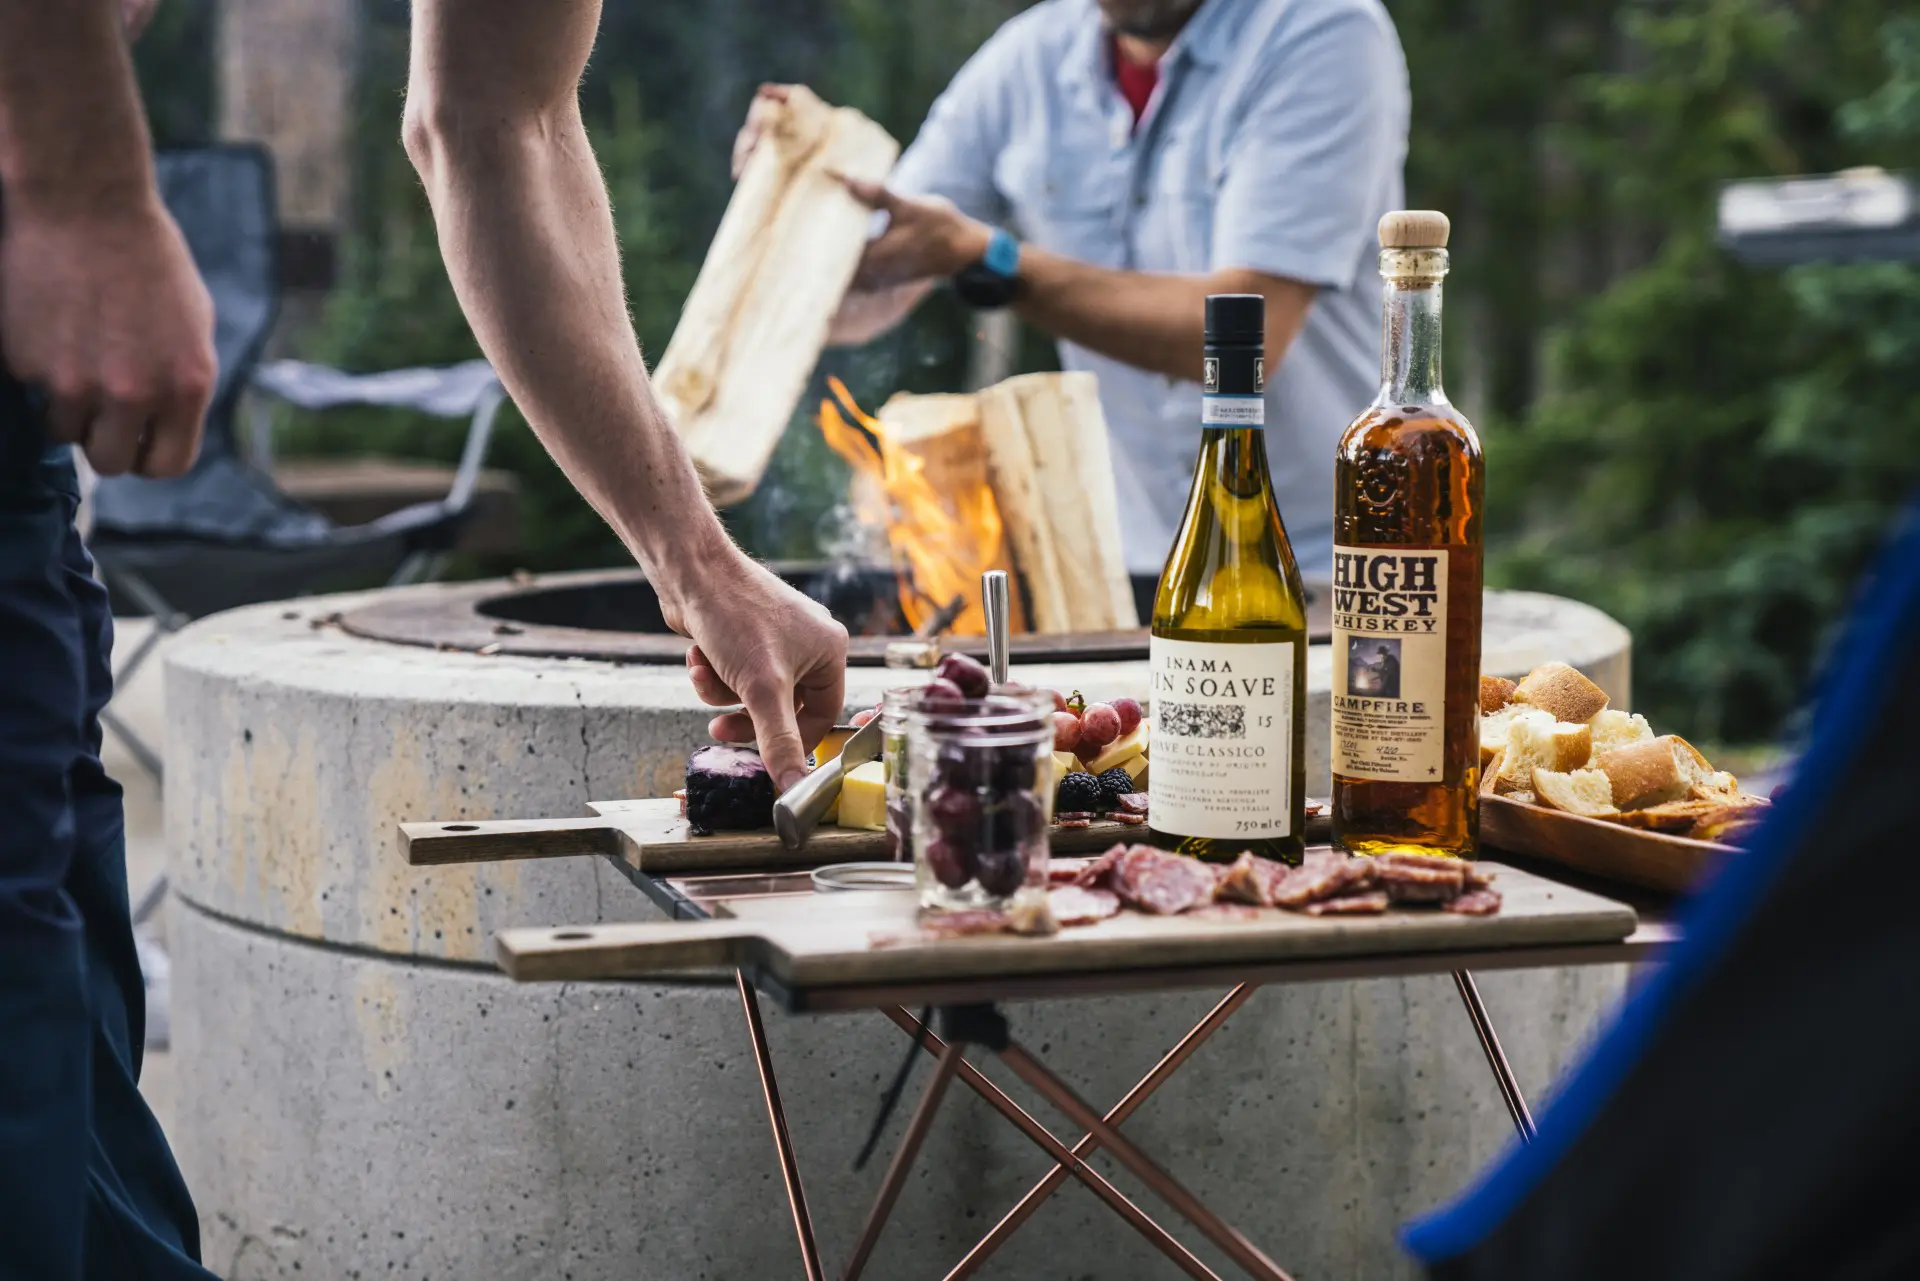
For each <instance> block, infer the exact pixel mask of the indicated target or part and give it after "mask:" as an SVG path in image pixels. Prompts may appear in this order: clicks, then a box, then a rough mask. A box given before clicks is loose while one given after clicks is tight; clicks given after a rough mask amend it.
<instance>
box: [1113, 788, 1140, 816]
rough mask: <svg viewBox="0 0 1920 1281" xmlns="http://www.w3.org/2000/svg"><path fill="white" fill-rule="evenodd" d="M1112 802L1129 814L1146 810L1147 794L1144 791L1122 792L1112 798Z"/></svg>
mask: <svg viewBox="0 0 1920 1281" xmlns="http://www.w3.org/2000/svg"><path fill="white" fill-rule="evenodd" d="M1114 803H1115V804H1116V805H1118V806H1119V807H1120V808H1121V809H1122V810H1124V811H1126V812H1127V813H1129V814H1144V813H1146V812H1147V794H1146V793H1145V792H1122V793H1120V795H1118V796H1116V797H1115V798H1114Z"/></svg>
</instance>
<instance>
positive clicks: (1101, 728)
mask: <svg viewBox="0 0 1920 1281" xmlns="http://www.w3.org/2000/svg"><path fill="white" fill-rule="evenodd" d="M1119 737H1120V713H1119V712H1116V711H1114V710H1113V707H1112V705H1111V704H1108V703H1094V704H1092V705H1091V706H1089V707H1088V708H1087V710H1086V712H1085V713H1084V714H1082V715H1081V717H1080V745H1081V746H1082V747H1083V748H1084V747H1086V746H1087V745H1088V744H1091V745H1093V746H1095V747H1105V746H1106V745H1107V744H1108V743H1111V742H1112V741H1113V740H1114V739H1116V738H1119ZM1082 754H1083V755H1084V753H1082Z"/></svg>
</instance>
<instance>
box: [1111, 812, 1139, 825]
mask: <svg viewBox="0 0 1920 1281" xmlns="http://www.w3.org/2000/svg"><path fill="white" fill-rule="evenodd" d="M1107 817H1108V818H1110V819H1112V820H1113V821H1114V822H1116V823H1125V824H1126V825H1127V826H1128V827H1138V826H1140V825H1141V824H1142V823H1144V822H1146V821H1147V816H1146V815H1145V814H1134V813H1130V812H1128V811H1127V810H1115V811H1114V812H1113V813H1111V814H1109V815H1107Z"/></svg>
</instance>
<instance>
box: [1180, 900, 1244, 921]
mask: <svg viewBox="0 0 1920 1281" xmlns="http://www.w3.org/2000/svg"><path fill="white" fill-rule="evenodd" d="M1186 917H1187V919H1188V920H1190V921H1191V920H1194V919H1195V918H1200V919H1204V920H1209V921H1257V920H1259V919H1260V909H1259V908H1257V907H1249V906H1247V905H1246V904H1245V903H1208V904H1207V905H1206V906H1204V907H1196V908H1193V909H1191V910H1190V911H1188V912H1187V913H1186Z"/></svg>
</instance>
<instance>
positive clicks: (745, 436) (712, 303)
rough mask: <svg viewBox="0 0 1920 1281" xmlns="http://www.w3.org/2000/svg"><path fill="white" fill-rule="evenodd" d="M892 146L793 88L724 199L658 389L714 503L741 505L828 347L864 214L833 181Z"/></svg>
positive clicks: (868, 172)
mask: <svg viewBox="0 0 1920 1281" xmlns="http://www.w3.org/2000/svg"><path fill="white" fill-rule="evenodd" d="M899 152H900V145H899V143H897V142H895V141H894V139H893V138H892V137H891V136H890V135H889V134H888V133H887V131H886V130H884V129H882V128H881V127H880V126H879V125H877V124H875V123H874V122H873V121H871V120H869V119H868V118H867V117H865V116H863V115H861V114H860V113H859V112H858V111H855V110H853V109H852V108H849V107H831V106H828V105H827V104H826V103H824V102H822V101H821V100H820V99H819V98H817V97H815V96H814V95H813V94H812V93H810V92H808V91H807V90H806V89H804V88H799V87H796V88H794V89H793V90H792V91H791V93H790V95H789V97H788V100H787V102H786V103H785V104H784V108H783V109H781V110H779V111H777V112H776V113H775V114H774V117H773V119H772V121H771V122H770V124H769V126H768V128H767V132H766V134H765V136H764V137H763V138H762V139H761V142H760V145H759V146H758V147H756V148H755V149H754V153H753V156H752V157H751V158H750V159H749V160H748V162H747V166H746V170H745V172H744V173H742V174H741V176H740V182H739V184H738V185H737V186H736V187H735V188H734V192H733V198H732V199H731V200H730V201H728V203H727V210H726V213H725V215H724V216H723V217H722V218H721V220H720V229H719V231H718V232H716V233H715V235H714V238H713V244H712V245H711V246H710V247H709V248H708V250H707V257H706V261H705V262H704V263H703V264H702V265H701V268H700V274H699V276H698V277H697V278H696V279H695V281H694V284H693V292H692V293H691V294H690V295H689V296H688V298H687V305H686V308H685V310H684V312H683V313H682V315H681V318H680V323H679V325H678V326H677V327H676V328H675V329H674V332H673V339H672V341H670V342H669V343H668V344H667V350H666V352H665V354H664V355H662V356H661V358H660V364H659V366H658V367H657V368H656V369H655V370H654V383H655V386H656V387H657V389H658V392H659V395H660V399H661V402H662V403H663V404H664V405H665V406H666V409H667V413H668V415H669V416H670V417H671V418H672V420H673V424H674V427H675V429H676V430H677V431H678V432H679V434H680V438H681V440H682V441H684V442H685V444H686V446H687V451H688V453H690V454H691V455H692V457H693V462H694V466H695V467H696V468H697V469H698V470H699V472H700V479H701V483H702V484H704V485H705V486H706V489H707V495H708V497H709V498H711V499H712V500H713V502H714V503H715V504H716V505H719V506H726V505H728V504H730V503H736V502H739V501H740V500H741V499H743V498H745V497H747V495H749V494H751V493H752V492H753V490H754V487H755V486H756V485H758V484H759V483H760V477H761V476H762V474H763V473H764V472H765V471H766V468H767V461H768V459H770V458H771V457H772V456H773V450H774V446H775V445H776V444H778V443H779V440H780V436H781V434H782V433H783V432H784V431H785V430H786V428H787V424H788V422H789V421H791V419H792V417H793V411H794V407H795V406H796V405H797V404H798V403H799V400H800V397H801V395H802V393H803V392H804V391H805V390H806V385H807V379H808V378H809V377H810V376H811V375H812V373H813V368H814V366H815V365H816V364H817V363H818V362H819V359H820V353H821V351H822V350H823V349H824V348H825V347H826V342H827V326H828V323H829V322H830V321H831V320H832V318H833V315H834V312H836V311H837V310H838V309H839V307H840V300H841V298H842V297H843V296H844V295H845V293H846V291H847V286H848V284H849V283H851V282H852V280H853V273H854V269H855V268H856V267H858V266H859V263H860V253H861V250H862V248H863V247H864V246H865V245H866V241H867V227H868V223H869V219H870V215H869V213H868V211H867V210H866V209H865V208H863V207H862V206H861V205H860V204H859V202H857V201H856V200H854V199H853V197H852V196H850V195H848V194H847V192H846V189H845V188H844V187H842V186H841V185H840V183H839V182H838V181H837V180H836V179H835V178H834V177H833V176H832V175H833V174H834V173H844V174H847V175H849V176H851V177H856V178H865V179H868V180H869V181H874V182H878V181H880V180H881V179H883V178H885V177H886V175H887V172H888V171H889V170H890V169H891V168H892V167H893V162H894V158H895V157H896V156H898V155H899Z"/></svg>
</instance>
